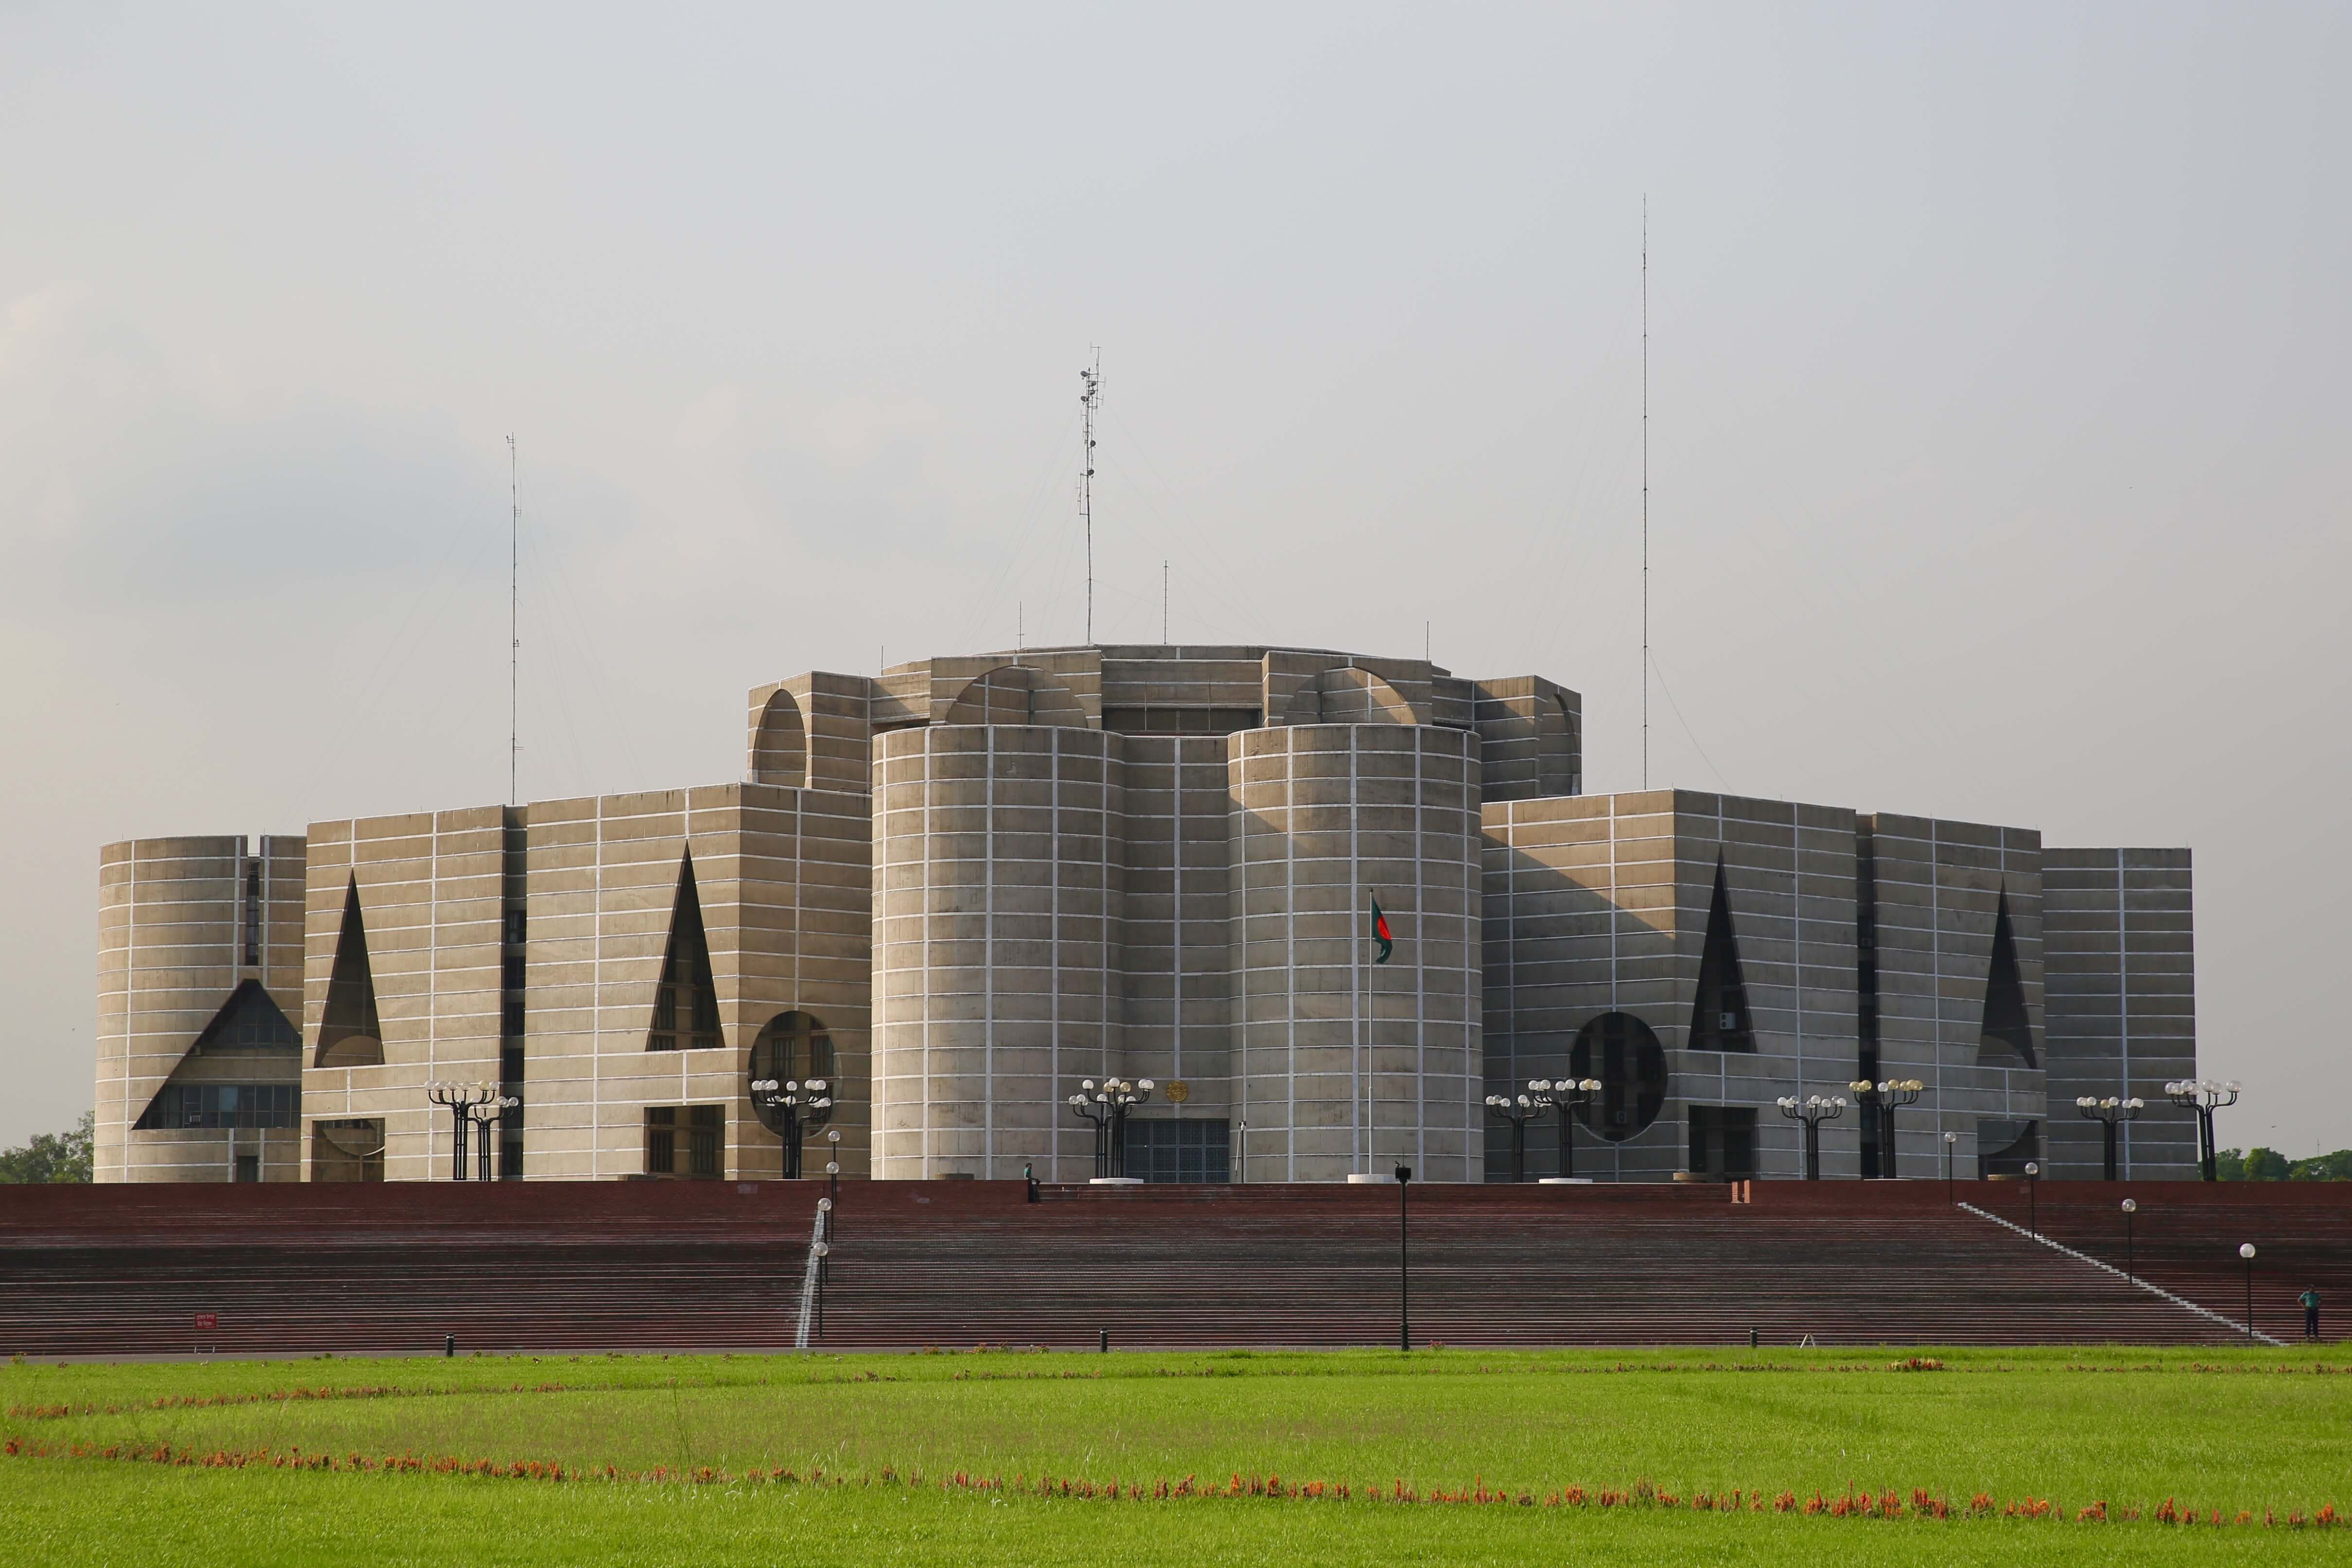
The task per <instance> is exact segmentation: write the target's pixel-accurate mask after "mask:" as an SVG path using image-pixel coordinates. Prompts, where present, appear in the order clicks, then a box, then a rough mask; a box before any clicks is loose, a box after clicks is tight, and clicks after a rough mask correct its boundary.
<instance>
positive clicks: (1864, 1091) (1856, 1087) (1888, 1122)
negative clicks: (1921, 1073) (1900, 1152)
mask: <svg viewBox="0 0 2352 1568" xmlns="http://www.w3.org/2000/svg"><path fill="white" fill-rule="evenodd" d="M1846 1087H1847V1088H1848V1089H1852V1090H1853V1092H1854V1095H1855V1097H1856V1098H1858V1099H1859V1100H1861V1101H1862V1102H1863V1103H1864V1105H1874V1106H1876V1107H1877V1108H1878V1126H1879V1134H1878V1137H1879V1147H1880V1148H1881V1149H1883V1150H1884V1151H1885V1155H1886V1177H1887V1180H1889V1181H1892V1180H1894V1179H1895V1111H1897V1110H1901V1109H1902V1108H1903V1107H1904V1106H1906V1105H1916V1104H1917V1103H1918V1102H1919V1096H1920V1095H1921V1094H1923V1093H1925V1092H1926V1090H1927V1085H1926V1084H1924V1083H1922V1082H1920V1081H1919V1080H1918V1079H1916V1078H1890V1079H1881V1080H1880V1081H1879V1082H1877V1083H1873V1082H1871V1081H1870V1080H1869V1079H1866V1078H1858V1079H1854V1080H1853V1082H1852V1083H1850V1084H1848V1085H1846Z"/></svg>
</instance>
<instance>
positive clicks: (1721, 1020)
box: [1690, 855, 1756, 1051]
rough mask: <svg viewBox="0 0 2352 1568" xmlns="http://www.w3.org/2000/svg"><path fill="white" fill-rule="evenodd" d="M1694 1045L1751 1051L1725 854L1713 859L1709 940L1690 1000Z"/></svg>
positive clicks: (1752, 1028) (1752, 1029)
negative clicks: (1713, 894) (1695, 994)
mask: <svg viewBox="0 0 2352 1568" xmlns="http://www.w3.org/2000/svg"><path fill="white" fill-rule="evenodd" d="M1690 1048H1691V1049H1692V1050H1695V1051H1752V1050H1754V1049H1755V1048H1756V1023H1755V1020H1754V1019H1753V1018H1752V1017H1750V1016H1749V1015H1748V983H1747V981H1746V979H1745V978H1744V977H1743V975H1742V973H1741V972H1740V968H1739V939H1738V937H1737V936H1735V935H1733V934H1732V930H1731V895H1730V891H1729V889H1727V886H1726V885H1725V881H1724V874H1723V857H1721V856H1720V855H1718V856H1717V857H1716V859H1715V902H1714V904H1713V905H1712V907H1710V908H1709V909H1708V910H1707V911H1706V946H1705V947H1704V948H1703V949H1701V950H1700V952H1699V959H1698V996H1697V999H1696V1001H1695V1002H1694V1003H1693V1004H1692V1005H1691V1031H1690Z"/></svg>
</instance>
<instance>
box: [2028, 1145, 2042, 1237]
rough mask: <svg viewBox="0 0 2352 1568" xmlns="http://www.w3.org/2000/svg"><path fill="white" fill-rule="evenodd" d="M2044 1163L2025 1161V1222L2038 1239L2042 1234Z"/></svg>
mask: <svg viewBox="0 0 2352 1568" xmlns="http://www.w3.org/2000/svg"><path fill="white" fill-rule="evenodd" d="M2041 1192H2042V1165H2041V1163H2040V1162H2039V1161H2036V1160H2028V1161H2027V1162H2025V1224H2026V1227H2027V1228H2028V1229H2030V1230H2032V1232H2033V1235H2034V1237H2035V1238H2036V1239H2037V1240H2038V1239H2040V1237H2041V1235H2042V1203H2041V1196H2040V1194H2041Z"/></svg>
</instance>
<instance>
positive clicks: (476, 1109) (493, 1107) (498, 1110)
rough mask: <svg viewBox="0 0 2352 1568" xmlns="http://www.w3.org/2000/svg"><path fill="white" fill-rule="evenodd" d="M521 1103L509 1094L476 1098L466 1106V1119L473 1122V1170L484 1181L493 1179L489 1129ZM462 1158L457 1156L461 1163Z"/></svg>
mask: <svg viewBox="0 0 2352 1568" xmlns="http://www.w3.org/2000/svg"><path fill="white" fill-rule="evenodd" d="M521 1103H522V1101H521V1100H518V1099H516V1098H515V1097H514V1096H513V1095H510V1094H509V1095H498V1096H494V1097H492V1098H491V1099H488V1100H476V1101H475V1102H474V1103H473V1104H471V1105H469V1106H467V1108H466V1112H465V1114H466V1120H467V1121H470V1122H472V1123H473V1124H474V1149H475V1170H476V1173H478V1176H479V1178H480V1179H481V1180H483V1181H485V1182H487V1181H490V1180H492V1179H493V1178H492V1176H491V1174H490V1129H491V1128H493V1127H496V1126H497V1125H498V1124H499V1122H500V1121H504V1120H505V1119H506V1114H507V1112H508V1111H509V1110H513V1109H514V1108H515V1107H516V1106H518V1105H520V1104H521ZM464 1158H465V1156H464V1155H462V1154H461V1155H459V1156H458V1159H459V1161H460V1162H461V1163H462V1162H463V1160H464Z"/></svg>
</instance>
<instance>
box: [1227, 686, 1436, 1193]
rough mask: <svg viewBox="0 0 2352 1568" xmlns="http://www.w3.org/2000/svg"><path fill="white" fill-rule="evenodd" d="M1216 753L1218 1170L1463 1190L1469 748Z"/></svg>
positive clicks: (1338, 743)
mask: <svg viewBox="0 0 2352 1568" xmlns="http://www.w3.org/2000/svg"><path fill="white" fill-rule="evenodd" d="M1337 705H1338V701H1337V695H1336V694H1335V695H1334V697H1333V699H1332V700H1331V701H1329V702H1328V703H1327V705H1326V706H1327V710H1328V708H1329V707H1336V706H1337ZM1391 707H1392V708H1395V709H1401V708H1402V704H1392V705H1391ZM1358 710H1359V711H1363V710H1365V709H1364V706H1363V705H1362V704H1359V705H1358ZM1370 710H1372V711H1379V710H1381V708H1380V705H1377V704H1376V705H1373V706H1372V707H1371V708H1370ZM1231 745H1232V760H1231V762H1230V763H1229V764H1228V773H1229V778H1230V784H1231V790H1232V798H1233V809H1234V821H1233V832H1232V840H1231V841H1232V844H1233V847H1234V875H1233V883H1232V899H1233V911H1234V919H1233V922H1232V929H1233V942H1234V965H1233V967H1234V980H1235V984H1234V1031H1233V1035H1234V1071H1235V1073H1236V1075H1237V1077H1238V1079H1239V1083H1238V1085H1237V1092H1236V1094H1235V1097H1234V1098H1235V1101H1236V1103H1235V1106H1234V1113H1235V1120H1236V1127H1235V1132H1234V1142H1235V1144H1236V1154H1237V1156H1238V1157H1237V1158H1236V1160H1235V1162H1234V1163H1235V1166H1236V1174H1237V1175H1238V1176H1240V1178H1241V1179H1244V1180H1247V1181H1252V1182H1328V1181H1339V1180H1341V1179H1343V1178H1344V1177H1346V1176H1348V1175H1349V1174H1352V1173H1375V1174H1386V1173H1389V1172H1391V1171H1392V1170H1393V1169H1394V1168H1395V1167H1396V1166H1397V1165H1398V1164H1400V1163H1402V1164H1406V1165H1410V1166H1412V1168H1413V1173H1414V1176H1415V1179H1417V1180H1423V1181H1440V1182H1475V1181H1478V1180H1480V1179H1481V1172H1480V1169H1479V1159H1478V1156H1479V1150H1480V1141H1479V1118H1480V1100H1481V1087H1482V1076H1481V1066H1482V1064H1481V1060H1480V1039H1479V1024H1480V1001H1479V999H1480V985H1479V962H1480V952H1479V945H1478V917H1479V901H1478V900H1479V831H1478V805H1479V787H1478V776H1479V774H1478V770H1479V754H1478V740H1477V737H1476V736H1475V734H1474V733H1472V732H1470V731H1466V730H1460V729H1453V728H1440V727H1436V726H1433V725H1426V724H1415V723H1412V722H1410V721H1395V720H1391V721H1388V722H1376V723H1314V722H1309V723H1303V724H1292V725H1288V726H1284V727H1277V728H1273V729H1261V730H1252V731H1244V732H1243V733H1240V734H1236V735H1234V736H1233V737H1232V741H1231ZM1375 899H1377V900H1379V902H1380V906H1381V910H1382V912H1383V913H1385V914H1386V916H1387V917H1388V921H1389V925H1390V928H1391V931H1392V933H1393V936H1394V942H1395V949H1394V952H1393V954H1392V956H1391V958H1390V960H1389V962H1387V963H1377V962H1375V960H1376V959H1377V958H1378V956H1379V946H1378V943H1377V942H1375V941H1374V940H1373V936H1372V927H1371V905H1372V901H1373V900H1375Z"/></svg>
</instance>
